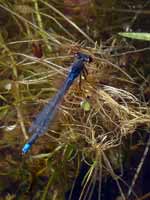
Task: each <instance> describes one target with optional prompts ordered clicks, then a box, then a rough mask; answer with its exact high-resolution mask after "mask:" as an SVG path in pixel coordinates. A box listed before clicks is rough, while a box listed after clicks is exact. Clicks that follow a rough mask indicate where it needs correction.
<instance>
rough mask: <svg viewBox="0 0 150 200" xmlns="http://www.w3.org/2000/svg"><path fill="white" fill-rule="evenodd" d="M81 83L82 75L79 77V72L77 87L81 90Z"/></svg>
mask: <svg viewBox="0 0 150 200" xmlns="http://www.w3.org/2000/svg"><path fill="white" fill-rule="evenodd" d="M81 83H82V77H81V74H80V76H79V89H80V90H82V88H81V85H82V84H81Z"/></svg>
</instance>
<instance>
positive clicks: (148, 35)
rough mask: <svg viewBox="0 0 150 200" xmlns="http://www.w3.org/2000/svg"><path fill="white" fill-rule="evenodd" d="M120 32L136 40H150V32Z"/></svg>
mask: <svg viewBox="0 0 150 200" xmlns="http://www.w3.org/2000/svg"><path fill="white" fill-rule="evenodd" d="M118 34H119V35H121V36H123V37H128V38H132V39H136V40H145V41H150V33H136V32H120V33H118Z"/></svg>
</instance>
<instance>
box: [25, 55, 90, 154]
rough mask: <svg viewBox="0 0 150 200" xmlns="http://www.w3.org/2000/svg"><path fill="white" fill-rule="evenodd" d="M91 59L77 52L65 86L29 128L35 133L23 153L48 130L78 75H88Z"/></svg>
mask: <svg viewBox="0 0 150 200" xmlns="http://www.w3.org/2000/svg"><path fill="white" fill-rule="evenodd" d="M91 61H92V58H91V56H88V55H86V54H83V53H77V54H76V56H75V61H74V62H73V64H72V65H71V70H70V72H69V74H68V76H67V78H66V80H65V82H64V84H63V86H62V87H61V88H60V89H59V91H58V92H57V94H56V95H55V96H54V97H53V98H52V99H51V100H50V101H49V102H48V104H47V105H46V106H45V107H44V108H43V110H42V111H41V112H40V113H39V114H38V115H37V117H36V118H35V120H34V121H33V123H32V125H31V127H30V128H29V132H30V133H33V135H32V136H31V138H30V139H29V141H28V142H27V143H26V144H25V145H24V147H23V148H22V153H23V154H25V153H27V152H28V151H29V150H30V148H31V146H32V144H33V143H35V141H36V140H37V138H38V137H39V136H41V135H43V134H44V133H45V132H46V131H47V129H48V126H49V124H50V122H51V121H52V120H53V118H54V115H55V113H56V110H57V108H58V107H59V105H60V102H61V100H62V98H63V96H64V95H65V93H66V92H67V90H68V89H69V88H70V86H71V85H72V84H73V82H74V80H75V79H76V78H77V77H78V76H80V79H81V75H82V74H83V76H84V77H86V75H87V69H86V68H85V65H84V64H85V63H90V62H91Z"/></svg>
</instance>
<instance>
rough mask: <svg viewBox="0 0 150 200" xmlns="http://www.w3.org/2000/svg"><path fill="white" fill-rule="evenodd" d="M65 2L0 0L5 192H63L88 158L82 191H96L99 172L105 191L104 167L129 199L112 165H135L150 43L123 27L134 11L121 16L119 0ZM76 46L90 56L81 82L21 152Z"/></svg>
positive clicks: (146, 117) (149, 122)
mask: <svg viewBox="0 0 150 200" xmlns="http://www.w3.org/2000/svg"><path fill="white" fill-rule="evenodd" d="M68 2H69V1H53V0H50V1H44V0H15V1H12V0H10V1H7V0H1V1H0V12H1V15H0V50H1V54H0V77H1V78H0V137H1V140H0V200H1V199H2V200H3V199H4V200H13V199H18V200H20V199H21V200H26V199H33V200H39V199H40V200H46V199H49V200H63V199H64V195H65V192H66V191H67V190H69V189H71V187H73V184H74V179H75V178H76V177H77V175H78V174H79V171H80V167H81V164H82V163H83V161H84V162H85V163H87V165H88V166H89V169H88V171H87V173H86V175H85V176H84V180H83V182H82V184H83V188H82V192H81V195H80V199H82V200H83V199H90V198H91V194H92V189H91V192H90V195H89V196H88V197H87V196H86V195H87V194H88V188H89V187H92V186H93V185H94V184H95V183H96V181H97V180H98V181H99V197H100V193H101V192H103V191H102V188H101V183H102V178H103V177H107V176H111V177H113V179H114V180H115V181H116V184H117V187H118V188H119V192H120V196H121V197H122V199H126V194H125V190H124V187H122V184H121V183H122V182H125V181H124V180H123V179H122V178H121V177H120V176H119V175H116V173H115V170H116V169H117V170H118V169H121V168H122V167H124V163H125V165H126V166H127V167H128V166H129V164H128V163H129V162H130V161H129V157H130V156H129V155H130V153H131V154H132V152H133V149H134V148H136V149H137V150H138V148H139V147H140V145H142V144H143V141H145V140H144V139H145V137H146V135H144V134H143V132H142V131H143V130H144V131H145V132H146V131H148V130H149V126H150V103H149V96H150V90H149V88H150V87H149V79H150V76H149V74H150V73H149V72H150V70H149V59H148V56H147V54H146V53H147V52H145V51H146V50H147V48H146V47H145V46H144V47H143V46H142V47H140V50H139V49H138V47H137V48H136V44H135V43H134V42H133V41H132V42H131V41H128V40H126V39H125V38H123V37H120V36H119V37H118V34H117V33H118V32H121V31H122V30H121V29H122V27H121V25H122V23H126V22H128V21H130V20H132V18H133V16H134V15H135V14H136V12H135V13H132V15H128V16H123V14H122V13H123V11H119V8H117V5H118V4H119V5H120V3H118V2H117V1H105V2H104V5H103V6H102V5H99V2H97V1H87V2H88V3H86V1H83V2H84V4H83V5H80V4H78V5H73V4H71V5H69V3H68ZM72 2H73V1H72ZM119 2H120V1H119ZM115 6H116V10H115ZM112 7H113V11H114V12H113V13H110V8H112ZM70 10H71V14H70V12H69V11H70ZM127 10H128V9H127ZM64 13H65V14H64ZM118 16H120V17H118ZM110 19H112V20H110ZM104 22H105V23H104ZM139 46H140V45H139ZM77 51H81V52H85V53H87V54H89V55H91V56H92V57H93V62H92V63H90V64H87V69H88V76H87V80H82V88H81V89H82V90H81V89H80V87H79V81H75V84H74V85H73V86H72V87H71V89H70V90H69V91H68V93H67V94H66V95H65V97H64V100H63V102H62V104H61V106H60V109H59V112H58V113H57V116H56V117H55V119H54V122H53V124H52V126H50V127H49V130H48V132H47V133H46V134H45V135H44V136H43V137H41V138H39V140H38V141H37V143H36V144H34V145H33V147H32V150H31V151H30V152H29V153H28V154H27V155H21V149H22V146H23V145H24V143H25V142H26V140H27V139H28V138H29V136H30V135H29V133H28V128H29V127H30V125H31V123H32V120H33V118H34V117H35V116H36V114H37V113H38V112H39V111H40V110H41V108H43V106H44V105H45V104H46V103H47V102H48V100H49V99H50V98H51V97H53V96H54V95H55V93H56V91H57V90H58V89H59V87H60V85H61V84H62V82H63V81H64V80H65V78H66V74H67V73H68V70H69V68H68V67H69V66H70V64H71V63H72V61H73V57H74V53H75V52H77ZM137 130H141V132H140V134H139V135H140V136H139V137H138V139H136V140H134V139H133V137H134V135H135V134H136V131H137ZM142 158H143V157H142ZM137 176H139V174H137ZM130 183H131V181H130ZM129 188H130V186H129ZM135 193H136V192H135Z"/></svg>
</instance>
